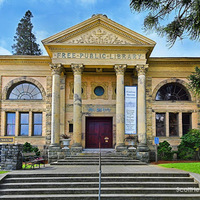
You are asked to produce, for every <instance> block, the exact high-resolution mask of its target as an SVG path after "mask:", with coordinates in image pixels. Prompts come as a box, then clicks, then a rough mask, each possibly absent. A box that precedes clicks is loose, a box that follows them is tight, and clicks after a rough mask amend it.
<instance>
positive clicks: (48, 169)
mask: <svg viewBox="0 0 200 200" xmlns="http://www.w3.org/2000/svg"><path fill="white" fill-rule="evenodd" d="M98 172H99V167H98V166H81V165H80V166H55V165H54V166H51V165H49V164H47V165H46V166H45V167H43V166H41V168H35V169H26V170H15V171H11V172H9V173H12V174H18V173H19V174H32V173H37V174H40V173H41V174H43V173H46V174H51V173H67V174H68V173H98ZM102 173H189V172H186V171H183V170H178V169H170V168H164V167H160V166H157V165H132V166H123V165H120V166H109V165H108V166H107V165H106V166H102ZM190 174H191V175H192V176H193V177H194V178H195V179H196V180H197V181H198V182H199V183H200V174H195V173H190ZM5 175H6V174H0V180H1V178H3V177H4V176H5Z"/></svg>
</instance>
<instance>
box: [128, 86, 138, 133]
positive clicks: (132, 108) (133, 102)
mask: <svg viewBox="0 0 200 200" xmlns="http://www.w3.org/2000/svg"><path fill="white" fill-rule="evenodd" d="M125 134H137V86H125Z"/></svg>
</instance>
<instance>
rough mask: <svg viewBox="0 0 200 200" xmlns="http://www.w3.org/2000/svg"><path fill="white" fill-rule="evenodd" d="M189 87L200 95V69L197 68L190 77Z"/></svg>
mask: <svg viewBox="0 0 200 200" xmlns="http://www.w3.org/2000/svg"><path fill="white" fill-rule="evenodd" d="M188 80H189V83H188V87H189V89H190V90H191V91H193V92H194V94H195V95H196V96H199V95H200V68H198V67H195V72H192V74H190V75H189V77H188Z"/></svg>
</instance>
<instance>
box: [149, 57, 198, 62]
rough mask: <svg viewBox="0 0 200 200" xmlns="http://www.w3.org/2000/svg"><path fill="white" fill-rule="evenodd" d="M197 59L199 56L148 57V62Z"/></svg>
mask: <svg viewBox="0 0 200 200" xmlns="http://www.w3.org/2000/svg"><path fill="white" fill-rule="evenodd" d="M192 60H193V61H199V62H200V57H149V59H148V61H149V62H170V61H171V62H179V61H182V62H183V61H184V62H188V61H192Z"/></svg>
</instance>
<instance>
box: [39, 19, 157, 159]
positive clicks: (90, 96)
mask: <svg viewBox="0 0 200 200" xmlns="http://www.w3.org/2000/svg"><path fill="white" fill-rule="evenodd" d="M43 44H44V46H45V48H46V49H47V52H48V53H49V55H50V57H51V60H52V65H53V66H62V69H63V71H64V73H65V75H66V84H69V85H71V88H70V91H69V90H66V95H69V93H70V95H71V93H72V96H73V101H72V100H71V99H70V97H69V99H67V98H66V102H64V103H65V105H66V106H65V111H64V112H65V115H66V122H65V123H66V127H67V123H69V124H72V125H73V133H72V134H71V139H72V141H71V147H72V149H76V150H77V149H78V151H81V150H82V148H85V147H88V148H90V145H91V143H90V144H88V141H90V140H89V139H88V137H90V136H89V135H90V134H89V133H88V130H87V128H88V124H87V120H86V117H93V118H95V117H105V116H107V117H110V116H113V118H112V119H115V120H112V125H111V126H112V127H111V129H112V134H111V135H112V138H111V141H112V145H111V146H112V147H115V149H116V150H117V151H123V150H125V149H126V146H125V129H124V126H125V123H124V86H125V85H127V84H128V85H129V86H131V85H133V80H131V79H132V76H134V77H135V79H137V77H138V83H137V85H138V109H137V110H138V117H137V118H138V120H137V122H138V127H137V128H138V141H139V146H138V147H139V148H138V151H139V152H140V151H141V152H146V151H148V148H147V139H146V138H147V137H146V107H145V102H146V99H145V98H146V96H145V72H146V70H147V66H148V65H147V63H146V62H147V58H148V56H149V55H150V53H151V51H152V49H153V47H154V45H155V42H153V41H152V40H150V39H148V38H146V37H144V36H142V35H139V34H137V33H135V32H133V31H131V30H129V29H127V28H125V27H123V26H121V25H119V24H117V23H115V22H113V21H112V20H110V19H108V18H107V17H105V16H103V15H96V16H94V17H92V18H90V19H89V20H86V21H85V22H82V23H80V24H79V25H76V26H74V27H72V28H70V29H67V30H65V31H63V32H61V33H59V34H56V35H54V36H52V37H50V38H47V39H45V40H43ZM136 71H137V72H138V76H136V75H135V72H136ZM59 78H60V73H56V75H53V80H54V81H53V82H52V84H53V85H52V88H54V90H53V92H52V127H58V128H56V130H54V129H52V132H51V137H52V145H53V144H54V143H56V144H58V143H59V138H60V132H59V126H60V121H59V111H58V110H59V103H60V102H62V101H63V99H60V98H59V90H60V86H59V81H60V79H59ZM98 87H99V88H100V87H101V88H102V91H103V93H102V94H100V95H99V94H96V93H95V91H94V89H96V88H97V89H98ZM62 103H63V102H62ZM54 111H55V112H54ZM88 119H89V118H88ZM83 122H86V123H83ZM98 123H99V124H101V122H98ZM102 124H103V123H102ZM65 132H66V133H67V132H68V131H67V128H65ZM91 135H92V134H91ZM91 137H92V136H91ZM95 137H96V136H95ZM143 155H144V153H142V154H140V153H138V156H140V157H141V159H142V156H143ZM145 156H146V154H145V155H144V157H145Z"/></svg>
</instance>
